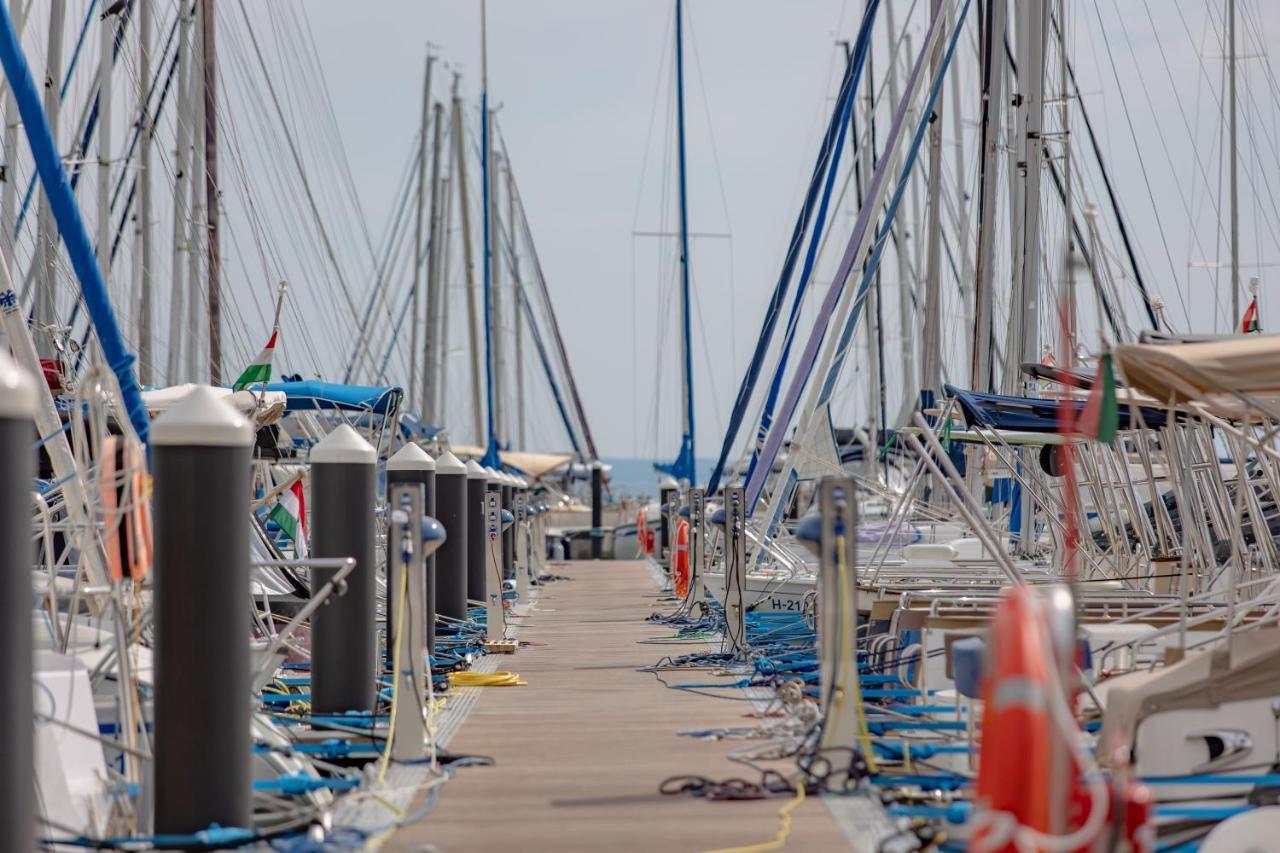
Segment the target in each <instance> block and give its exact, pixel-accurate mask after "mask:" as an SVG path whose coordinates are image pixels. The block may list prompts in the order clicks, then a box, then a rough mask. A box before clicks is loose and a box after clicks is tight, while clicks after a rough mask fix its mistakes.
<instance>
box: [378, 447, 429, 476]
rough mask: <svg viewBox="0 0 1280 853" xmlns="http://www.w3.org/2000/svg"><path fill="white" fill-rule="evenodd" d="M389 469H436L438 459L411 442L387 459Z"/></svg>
mask: <svg viewBox="0 0 1280 853" xmlns="http://www.w3.org/2000/svg"><path fill="white" fill-rule="evenodd" d="M387 470H388V471H434V470H436V461H435V460H434V459H432V458H431V454H429V453H427V451H425V450H423V449H422V448H421V447H419V446H418V445H416V444H414V443H412V442H410V443H409V444H406V445H405V446H404V447H402V448H400V449H399V450H397V451H396V452H395V453H393V454H392V455H391V458H390V459H388V460H387Z"/></svg>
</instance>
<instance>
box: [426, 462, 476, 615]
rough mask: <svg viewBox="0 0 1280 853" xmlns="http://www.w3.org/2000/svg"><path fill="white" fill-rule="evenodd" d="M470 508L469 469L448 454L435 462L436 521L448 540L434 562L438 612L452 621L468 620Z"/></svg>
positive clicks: (441, 547) (437, 553)
mask: <svg viewBox="0 0 1280 853" xmlns="http://www.w3.org/2000/svg"><path fill="white" fill-rule="evenodd" d="M467 506H468V504H467V466H465V465H463V464H462V463H461V462H459V461H458V457H456V456H454V455H453V454H452V453H450V452H448V451H447V450H446V451H445V452H444V453H442V454H440V456H439V458H437V459H436V511H435V517H436V519H437V520H439V522H440V523H441V524H443V525H444V529H445V532H446V533H447V534H448V538H446V539H445V540H444V544H443V545H441V546H440V550H439V551H437V552H436V554H435V556H434V557H433V558H432V559H434V560H435V561H436V574H437V575H438V577H439V580H438V582H437V587H436V594H437V597H436V606H437V608H438V611H437V612H439V614H440V615H441V616H446V617H448V618H450V619H466V618H467V547H468V543H469V541H470V540H469V539H468V536H467V528H468V527H469V524H470V516H469V513H468V512H467ZM475 523H476V524H479V521H478V520H477V521H476V522H475Z"/></svg>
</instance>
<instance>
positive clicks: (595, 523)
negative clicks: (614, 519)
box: [591, 462, 604, 560]
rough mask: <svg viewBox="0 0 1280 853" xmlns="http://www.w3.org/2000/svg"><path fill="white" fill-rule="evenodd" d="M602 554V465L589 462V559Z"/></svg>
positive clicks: (594, 558) (597, 558)
mask: <svg viewBox="0 0 1280 853" xmlns="http://www.w3.org/2000/svg"><path fill="white" fill-rule="evenodd" d="M603 554H604V466H603V465H601V464H600V463H599V462H592V463H591V559H593V560H599V559H600V558H601V556H603Z"/></svg>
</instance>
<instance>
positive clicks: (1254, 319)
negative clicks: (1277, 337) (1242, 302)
mask: <svg viewBox="0 0 1280 853" xmlns="http://www.w3.org/2000/svg"><path fill="white" fill-rule="evenodd" d="M1240 331H1241V332H1243V333H1244V334H1246V335H1247V334H1249V333H1250V332H1260V331H1262V329H1260V328H1259V327H1258V297H1256V296H1255V297H1253V300H1252V301H1251V302H1250V303H1249V307H1248V308H1246V309H1245V312H1244V319H1243V320H1241V321H1240Z"/></svg>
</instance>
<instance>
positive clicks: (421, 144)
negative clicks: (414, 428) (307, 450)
mask: <svg viewBox="0 0 1280 853" xmlns="http://www.w3.org/2000/svg"><path fill="white" fill-rule="evenodd" d="M435 62H436V58H435V57H434V56H432V55H431V54H430V53H429V52H428V54H427V71H426V74H425V75H424V78H423V81H422V122H421V123H422V126H421V128H420V129H419V131H418V193H417V199H416V205H415V210H414V220H413V291H412V293H413V307H412V309H411V313H410V317H412V322H411V323H410V326H409V331H410V343H409V408H411V409H413V410H414V411H416V412H419V413H421V412H422V411H423V407H425V406H426V399H425V396H424V397H422V398H419V396H418V332H419V327H420V326H421V324H422V304H421V303H422V263H423V261H422V256H423V243H424V242H425V241H424V238H423V235H422V229H423V226H424V220H425V218H426V189H427V186H426V185H427V123H428V122H429V121H430V119H431V67H432V66H433V65H435ZM428 334H430V332H429V331H428Z"/></svg>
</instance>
